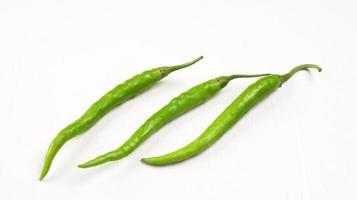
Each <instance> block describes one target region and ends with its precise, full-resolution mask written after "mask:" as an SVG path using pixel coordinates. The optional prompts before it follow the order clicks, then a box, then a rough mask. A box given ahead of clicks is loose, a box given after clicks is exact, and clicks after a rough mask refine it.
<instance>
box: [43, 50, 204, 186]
mask: <svg viewBox="0 0 357 200" xmlns="http://www.w3.org/2000/svg"><path fill="white" fill-rule="evenodd" d="M201 59H202V56H201V57H198V58H196V59H195V60H193V61H191V62H188V63H185V64H182V65H177V66H172V67H157V68H154V69H151V70H147V71H144V72H143V73H141V74H138V75H135V76H134V77H132V78H130V79H128V80H126V81H125V82H124V83H121V84H119V85H117V86H116V87H115V88H113V89H112V90H110V91H109V92H107V93H106V94H105V95H104V96H102V97H101V98H100V99H99V100H98V101H97V102H95V103H94V104H93V105H92V106H91V107H90V108H89V109H88V110H87V111H86V112H85V113H84V114H83V115H82V116H81V117H80V118H78V119H77V120H76V121H74V122H73V123H71V124H70V125H68V126H67V127H65V128H64V129H62V130H61V131H60V132H59V133H58V134H57V136H56V137H55V138H54V139H53V140H52V142H51V144H50V146H49V148H48V151H47V154H46V156H45V161H44V164H43V168H42V172H41V176H40V180H42V179H43V178H44V177H45V176H46V174H47V173H48V171H49V169H50V167H51V164H52V161H53V159H54V157H55V155H56V154H57V152H58V151H59V150H60V148H61V147H62V146H63V145H64V144H65V143H66V142H67V141H69V140H70V139H72V138H74V137H76V136H78V135H79V134H81V133H83V132H85V131H86V130H88V129H89V128H91V127H92V126H93V125H94V124H96V123H97V122H98V121H99V120H100V119H101V118H102V117H103V116H104V115H105V114H107V113H108V112H109V111H111V110H113V109H114V108H115V107H117V106H119V105H120V104H122V103H124V102H126V101H127V100H129V99H131V98H133V97H135V96H136V95H138V94H140V93H142V92H143V91H145V90H147V89H149V88H150V87H152V86H153V85H154V84H155V83H157V82H158V81H160V80H161V79H163V78H164V77H166V76H167V75H168V74H170V73H171V72H173V71H176V70H179V69H182V68H185V67H187V66H190V65H192V64H194V63H196V62H197V61H199V60H201Z"/></svg>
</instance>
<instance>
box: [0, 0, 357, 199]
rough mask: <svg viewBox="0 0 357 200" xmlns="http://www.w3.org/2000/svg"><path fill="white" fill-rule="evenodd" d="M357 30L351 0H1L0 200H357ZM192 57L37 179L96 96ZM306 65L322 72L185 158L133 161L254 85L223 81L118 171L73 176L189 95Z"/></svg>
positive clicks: (159, 150)
mask: <svg viewBox="0 0 357 200" xmlns="http://www.w3.org/2000/svg"><path fill="white" fill-rule="evenodd" d="M356 20H357V4H356V1H354V0H340V1H333V0H313V1H312V0H299V1H283V0H281V1H278V0H269V1H263V0H261V1H234V0H225V1H207V0H199V1H192V0H191V1H188V0H187V1H186V0H181V1H164V0H150V1H135V0H134V1H114V0H112V1H84V0H83V1H60V0H58V1H48V0H46V1H45V0H43V1H25V0H24V1H10V0H2V1H1V2H0V69H1V70H0V91H1V98H0V106H1V114H0V121H1V126H0V127H1V128H0V129H1V139H0V160H1V163H0V188H1V189H0V199H4V200H5V199H6V200H9V199H25V198H26V199H61V200H62V199H101V198H105V199H174V200H176V199H177V200H178V199H180V200H182V199H191V198H192V199H207V200H209V199H269V200H270V199H272V200H280V199H281V200H283V199H284V200H285V199H289V200H295V199H299V200H300V199H304V200H305V199H306V200H312V199H316V200H317V199H324V200H330V199H344V200H352V199H357V192H356V188H357V170H356V169H357V159H356V153H357V128H356V111H357V109H356V102H357V98H356V92H357V91H356V86H357V75H356V74H357V70H356V69H357V61H356V46H357V39H356V36H357V28H356V25H357V24H356ZM199 55H204V56H205V58H204V59H203V60H202V61H201V62H199V63H197V64H196V65H194V66H192V67H191V68H189V69H185V70H182V71H179V72H175V73H173V74H171V75H170V76H168V77H167V78H165V79H164V80H163V81H161V82H160V83H159V84H157V85H156V86H155V87H153V88H152V89H151V90H149V91H147V92H145V93H144V94H142V95H140V96H138V97H137V98H135V99H133V100H131V101H129V102H127V103H125V104H124V105H122V106H120V107H119V108H117V109H115V110H114V111H113V112H111V113H110V114H108V115H107V116H106V117H105V118H103V119H102V120H101V121H100V122H99V123H98V124H97V125H96V126H95V127H93V128H92V129H91V130H89V131H88V132H87V133H86V134H84V135H81V136H80V137H78V138H75V139H74V140H72V141H71V142H69V143H67V144H66V145H65V146H64V148H63V149H62V151H60V152H59V154H58V156H57V157H56V159H55V161H54V163H53V167H52V169H51V171H50V172H49V174H48V176H47V178H46V179H45V181H43V182H40V181H38V176H39V174H40V168H41V165H42V159H43V157H44V154H45V152H46V150H47V147H48V144H49V143H50V141H51V140H52V138H53V137H54V136H55V135H56V134H57V132H58V131H59V130H60V129H61V128H63V127H64V126H65V125H67V124H68V123H70V122H71V121H73V120H74V119H76V118H77V117H78V116H79V115H80V114H82V113H83V112H84V111H85V110H86V108H88V107H89V106H90V105H91V104H92V103H93V102H94V101H95V100H97V99H98V98H99V97H100V96H101V95H103V94H104V93H105V92H106V91H108V90H109V89H111V88H112V87H114V86H115V85H116V84H118V83H121V82H122V81H124V80H126V79H128V78H130V77H131V76H132V75H135V74H137V73H140V72H142V71H143V70H146V69H150V68H152V67H156V66H160V65H174V64H180V63H182V62H186V61H188V60H190V59H192V58H194V57H197V56H199ZM303 63H315V64H318V65H320V66H321V67H322V68H323V72H322V73H317V72H315V71H311V72H310V73H308V72H300V73H299V74H297V75H296V76H294V77H293V78H292V79H291V80H290V81H289V82H287V83H286V84H285V85H284V86H283V87H282V88H280V89H279V90H278V91H277V92H275V93H274V94H272V95H271V96H269V97H268V98H267V99H265V100H264V101H263V102H262V103H261V104H259V105H258V106H256V107H255V108H254V109H252V110H251V112H249V113H248V114H247V115H246V116H245V117H244V118H243V119H242V120H241V121H240V122H239V123H237V124H236V126H234V127H233V128H232V129H231V130H230V131H229V132H228V133H227V134H226V135H225V136H224V137H223V138H221V139H220V140H219V141H218V142H217V143H216V144H215V145H213V146H212V147H211V148H210V149H209V150H207V151H206V152H204V153H202V154H201V155H199V156H197V157H196V158H194V159H191V160H189V161H187V162H184V163H182V164H178V165H174V166H169V167H162V168H155V167H150V166H146V165H144V164H142V163H141V162H140V161H139V160H140V158H142V157H147V156H154V155H161V154H163V153H167V152H170V151H172V150H175V149H177V148H179V147H181V146H183V145H185V144H187V143H188V142H189V141H191V140H193V139H194V138H196V137H197V136H198V135H199V134H200V133H201V132H202V131H203V130H204V129H205V128H206V127H207V126H208V125H209V124H210V123H211V122H212V121H213V119H214V118H215V117H216V116H217V115H218V114H219V113H220V112H221V111H222V110H223V109H224V108H225V107H226V106H228V105H229V103H230V102H231V101H232V100H233V99H235V97H236V96H238V94H239V93H240V92H241V91H242V90H243V89H244V88H245V87H246V86H247V85H248V84H250V83H252V82H253V79H250V80H234V81H232V82H231V83H230V84H229V85H228V86H227V87H226V88H225V89H224V90H223V91H222V92H221V93H219V94H218V95H217V96H216V97H215V98H213V99H212V100H210V101H209V102H207V103H205V104H204V105H202V106H200V107H198V108H196V109H194V110H193V111H191V112H189V113H187V114H186V115H184V116H182V117H180V118H178V119H177V120H175V121H173V122H172V123H170V124H168V125H167V126H165V127H164V128H162V129H161V130H160V131H159V132H157V133H156V134H155V135H154V136H153V137H151V138H150V139H149V140H148V141H147V142H145V143H144V144H143V145H142V146H140V148H139V149H138V150H137V151H135V152H134V153H133V154H131V155H130V156H129V157H127V158H125V159H123V160H121V161H118V162H115V163H110V164H107V165H103V166H100V167H97V168H92V169H79V168H77V167H76V165H77V164H79V163H82V162H84V161H87V160H88V159H90V158H93V157H94V156H97V155H99V154H102V153H104V152H107V151H109V150H113V149H114V148H116V147H118V146H119V145H120V144H122V143H123V142H124V141H125V140H126V139H127V138H128V137H129V136H130V135H131V134H132V133H133V132H134V131H135V129H136V128H137V127H138V126H139V125H141V124H142V123H143V122H144V121H145V120H146V119H147V118H148V117H149V116H150V115H151V114H152V113H153V112H155V111H157V110H158V109H159V108H161V107H162V106H163V105H165V104H166V103H167V102H168V101H169V100H170V99H172V98H173V97H175V96H177V95H178V94H179V93H181V92H183V91H185V90H187V89H188V88H190V87H192V86H193V85H196V84H198V83H200V82H203V81H205V80H208V79H211V78H213V77H216V76H219V75H226V74H232V73H264V72H271V73H284V72H287V71H288V70H290V69H291V68H292V67H294V66H296V65H299V64H303Z"/></svg>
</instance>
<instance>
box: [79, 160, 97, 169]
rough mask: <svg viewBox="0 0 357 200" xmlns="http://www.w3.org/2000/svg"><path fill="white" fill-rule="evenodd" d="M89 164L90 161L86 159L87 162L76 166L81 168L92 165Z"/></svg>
mask: <svg viewBox="0 0 357 200" xmlns="http://www.w3.org/2000/svg"><path fill="white" fill-rule="evenodd" d="M91 164H92V162H91V161H88V162H85V163H82V164H79V165H77V167H78V168H81V169H85V168H89V167H93V166H92V165H91Z"/></svg>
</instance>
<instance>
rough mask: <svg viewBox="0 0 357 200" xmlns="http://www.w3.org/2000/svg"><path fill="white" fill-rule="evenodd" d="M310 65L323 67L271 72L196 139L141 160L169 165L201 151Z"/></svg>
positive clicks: (246, 90)
mask: <svg viewBox="0 0 357 200" xmlns="http://www.w3.org/2000/svg"><path fill="white" fill-rule="evenodd" d="M307 68H315V69H318V70H319V71H320V70H321V69H320V68H319V67H317V66H315V65H310V64H307V65H301V66H298V67H296V68H294V69H293V70H292V71H291V72H290V73H288V74H285V75H270V76H266V77H263V78H260V79H259V80H257V81H256V82H255V83H253V84H251V85H250V86H249V87H248V88H247V89H245V90H244V91H243V92H242V93H241V94H240V95H239V96H238V97H237V98H236V99H235V100H234V101H233V102H232V103H231V104H230V105H229V106H228V107H227V108H226V109H225V110H224V111H223V112H222V113H221V114H220V115H219V116H218V117H217V118H216V119H215V120H214V121H213V123H212V124H211V125H209V126H208V128H207V129H206V130H205V131H204V132H203V133H202V134H201V135H200V136H199V137H198V138H197V139H195V140H194V141H193V142H191V143H190V144H188V145H186V146H185V147H183V148H181V149H179V150H177V151H174V152H171V153H168V154H165V155H163V156H158V157H151V158H143V159H142V162H144V163H146V164H149V165H157V166H160V165H169V164H174V163H177V162H181V161H184V160H186V159H188V158H191V157H193V156H195V155H197V154H199V153H201V152H202V151H204V150H205V149H207V148H208V147H209V146H211V145H212V144H213V143H214V142H216V141H217V140H218V139H219V138H220V137H222V135H224V134H225V133H226V132H227V131H228V129H230V128H231V127H232V126H233V125H234V124H235V123H236V122H237V121H238V120H239V119H241V118H242V117H243V116H244V115H245V114H246V113H247V112H248V111H249V110H250V109H251V108H253V107H254V106H255V105H256V104H257V103H259V102H260V101H262V100H263V99H264V98H265V97H266V96H268V95H269V94H271V93H272V92H274V91H275V90H276V89H277V88H279V87H280V86H281V85H282V84H283V83H284V82H285V81H287V80H288V79H289V78H290V77H291V76H292V75H293V74H294V73H296V72H297V71H300V70H302V69H307Z"/></svg>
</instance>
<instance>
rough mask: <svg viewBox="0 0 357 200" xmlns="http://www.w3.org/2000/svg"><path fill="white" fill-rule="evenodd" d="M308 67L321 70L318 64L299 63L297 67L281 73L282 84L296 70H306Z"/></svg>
mask: <svg viewBox="0 0 357 200" xmlns="http://www.w3.org/2000/svg"><path fill="white" fill-rule="evenodd" d="M309 68H310V69H316V70H317V71H319V72H321V70H322V69H321V68H320V67H319V66H317V65H314V64H304V65H299V66H297V67H294V68H293V69H292V70H290V72H289V73H287V74H284V75H281V80H282V84H283V83H285V82H286V81H287V80H289V79H290V78H291V77H292V76H293V75H294V74H295V73H296V72H299V71H301V70H308V69H309Z"/></svg>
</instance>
